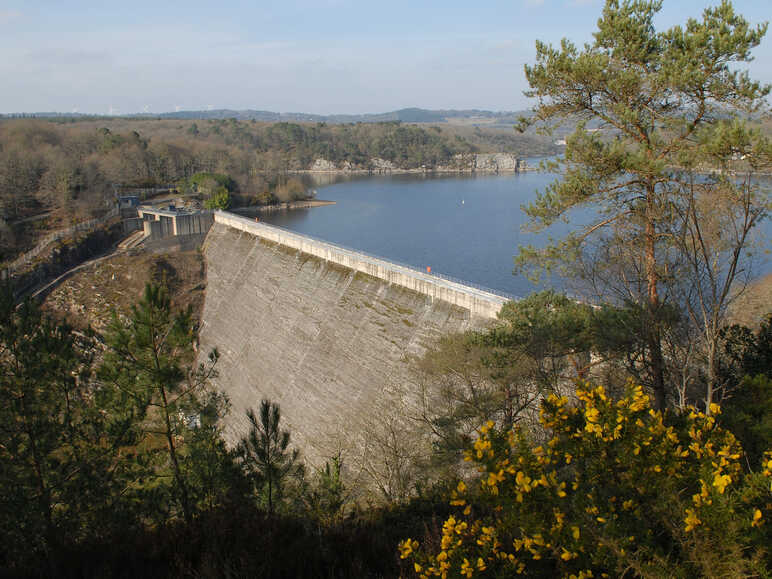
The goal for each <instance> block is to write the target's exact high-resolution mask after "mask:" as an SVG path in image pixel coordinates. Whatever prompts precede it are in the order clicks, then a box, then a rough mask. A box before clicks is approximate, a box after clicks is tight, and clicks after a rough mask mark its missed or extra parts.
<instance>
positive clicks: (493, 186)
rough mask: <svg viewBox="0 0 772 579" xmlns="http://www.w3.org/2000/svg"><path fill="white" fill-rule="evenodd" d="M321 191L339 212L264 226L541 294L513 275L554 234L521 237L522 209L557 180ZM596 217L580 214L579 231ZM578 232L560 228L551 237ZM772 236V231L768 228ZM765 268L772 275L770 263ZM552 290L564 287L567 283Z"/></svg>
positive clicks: (388, 179)
mask: <svg viewBox="0 0 772 579" xmlns="http://www.w3.org/2000/svg"><path fill="white" fill-rule="evenodd" d="M336 179H337V180H339V182H335V183H333V184H330V185H326V186H319V187H317V190H318V195H317V198H318V199H326V200H330V201H335V202H336V204H335V205H328V206H323V207H315V208H311V209H296V210H292V211H282V212H276V213H270V214H264V215H263V216H262V217H261V219H262V220H264V221H266V222H268V223H272V224H275V225H279V226H282V227H286V228H288V229H291V230H293V231H297V232H298V233H303V234H306V235H311V236H313V237H316V238H319V239H322V240H325V241H329V242H332V243H335V244H338V245H343V246H345V247H348V248H351V249H355V250H358V251H363V252H366V253H369V254H372V255H376V256H379V257H383V258H385V259H387V260H390V261H396V262H401V263H405V264H407V265H410V266H413V267H416V268H419V269H421V270H425V269H426V267H427V266H429V267H431V269H432V273H439V274H443V275H446V276H450V277H453V278H458V279H460V280H463V281H465V282H469V283H472V284H476V285H480V286H483V287H486V288H491V289H493V290H495V291H497V292H503V293H506V294H509V295H513V296H524V295H527V294H529V293H530V292H532V291H534V289H535V287H536V286H534V285H533V284H532V283H531V282H530V281H528V280H527V279H525V278H524V277H523V276H520V275H513V273H512V270H513V267H514V262H513V256H514V255H515V254H516V253H517V248H518V246H519V245H528V244H534V245H540V244H543V243H544V242H545V240H546V238H547V235H548V234H541V235H535V234H530V233H525V232H523V231H521V226H522V225H524V224H525V223H526V222H527V218H526V216H525V214H524V213H523V212H522V211H521V209H520V207H521V205H522V204H524V203H528V202H529V201H531V200H532V199H534V197H535V194H536V191H537V190H543V189H544V188H545V187H546V185H548V184H549V183H550V182H551V181H552V180H553V179H554V176H553V175H550V174H546V173H537V172H529V173H520V174H516V175H490V176H462V177H459V176H457V175H454V176H432V175H429V176H424V175H385V176H362V177H347V178H343V179H342V180H341V178H336ZM590 218H591V212H590V211H589V210H586V211H584V212H576V213H575V214H573V215H572V221H574V225H576V224H577V223H582V222H588V221H589V220H590ZM570 227H572V226H571V225H567V224H560V225H556V226H554V227H552V228H551V229H550V231H549V235H552V236H560V235H562V234H563V233H565V232H566V231H568V229H569V228H570ZM766 229H769V227H767V228H766ZM765 265H766V267H762V268H760V269H761V270H762V271H760V273H767V272H768V271H769V270H770V268H769V263H767V264H765ZM545 285H547V286H551V287H556V288H560V287H562V285H563V284H562V283H561V280H560V279H557V278H554V277H553V278H552V279H550V280H547V281H546V282H545Z"/></svg>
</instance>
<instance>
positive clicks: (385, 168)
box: [309, 153, 527, 173]
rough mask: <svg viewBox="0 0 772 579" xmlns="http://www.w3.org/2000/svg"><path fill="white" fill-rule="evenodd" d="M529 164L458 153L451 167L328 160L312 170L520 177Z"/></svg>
mask: <svg viewBox="0 0 772 579" xmlns="http://www.w3.org/2000/svg"><path fill="white" fill-rule="evenodd" d="M525 170H527V169H526V165H525V161H523V160H522V159H519V158H518V157H517V155H515V154H514V153H458V154H457V155H454V156H453V157H452V158H451V159H450V160H449V162H448V163H446V164H441V165H437V166H421V167H419V168H414V169H403V168H401V167H399V166H397V165H396V164H395V163H394V162H392V161H389V160H387V159H381V158H379V157H375V158H373V159H370V161H369V163H368V164H367V166H358V165H354V164H353V163H351V162H350V161H343V162H342V163H340V164H339V165H336V164H335V163H333V162H332V161H328V160H326V159H316V161H314V163H313V164H312V165H311V167H310V168H309V171H311V172H315V173H427V172H428V173H431V172H437V173H516V172H519V171H525Z"/></svg>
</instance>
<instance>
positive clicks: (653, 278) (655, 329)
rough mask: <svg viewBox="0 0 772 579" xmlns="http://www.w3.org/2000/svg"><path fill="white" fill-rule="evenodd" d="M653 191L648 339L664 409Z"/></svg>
mask: <svg viewBox="0 0 772 579" xmlns="http://www.w3.org/2000/svg"><path fill="white" fill-rule="evenodd" d="M652 197H653V193H651V192H650V193H649V195H648V206H649V211H648V212H647V213H648V214H647V216H646V237H645V243H646V248H645V250H646V258H645V259H646V262H645V263H646V284H647V286H648V287H647V289H648V302H647V306H648V307H647V312H648V319H647V320H646V322H647V326H648V327H647V328H646V341H647V345H648V348H649V356H650V358H651V359H650V364H651V387H652V389H653V390H654V404H655V406H656V408H657V409H658V410H664V409H665V407H666V405H667V396H666V392H665V371H664V366H665V363H664V360H663V357H662V340H661V336H660V332H659V321H658V318H659V305H660V304H659V292H658V290H657V284H658V282H659V274H658V273H657V256H656V252H655V236H656V231H655V229H654V220H653V217H652V215H651V205H652Z"/></svg>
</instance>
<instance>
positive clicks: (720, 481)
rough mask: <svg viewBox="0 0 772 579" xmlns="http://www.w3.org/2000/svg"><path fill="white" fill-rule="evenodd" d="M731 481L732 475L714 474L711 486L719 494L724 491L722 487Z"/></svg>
mask: <svg viewBox="0 0 772 579" xmlns="http://www.w3.org/2000/svg"><path fill="white" fill-rule="evenodd" d="M731 482H732V477H731V476H729V475H728V474H720V473H718V474H716V476H715V478H714V479H713V486H714V487H716V489H717V490H718V492H719V494H723V493H724V489H725V488H726V487H727V485H729V484H730V483H731Z"/></svg>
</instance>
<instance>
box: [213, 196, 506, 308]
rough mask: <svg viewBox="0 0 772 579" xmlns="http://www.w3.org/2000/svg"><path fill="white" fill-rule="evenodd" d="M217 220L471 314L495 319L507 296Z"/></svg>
mask: <svg viewBox="0 0 772 579" xmlns="http://www.w3.org/2000/svg"><path fill="white" fill-rule="evenodd" d="M214 221H215V223H221V224H223V225H226V226H228V227H232V228H233V229H238V230H240V231H245V232H247V233H250V234H252V235H255V236H257V237H260V238H262V239H266V240H269V241H273V242H276V243H279V244H281V245H284V246H286V247H290V248H293V249H297V250H299V251H302V252H303V253H307V254H309V255H314V256H316V257H319V258H321V259H324V260H325V261H328V262H330V263H335V264H338V265H342V266H344V267H347V268H349V269H352V270H354V271H359V272H362V273H365V274H367V275H370V276H372V277H374V278H377V279H381V280H384V281H387V282H389V283H392V284H395V285H398V286H402V287H405V288H408V289H411V290H413V291H415V292H418V293H420V294H422V295H425V296H428V297H430V298H432V299H438V300H443V301H446V302H448V303H450V304H453V305H454V306H458V307H460V308H463V309H466V310H469V312H470V314H471V315H472V316H475V317H481V318H486V319H495V318H496V316H497V314H498V312H499V310H500V309H501V306H502V305H503V304H504V303H505V302H506V301H507V299H508V298H506V297H503V296H499V295H496V294H494V293H490V292H486V291H483V290H480V289H477V288H473V287H469V286H465V285H463V284H460V283H457V282H453V281H450V280H446V279H443V278H441V277H438V276H434V275H430V274H428V273H427V274H425V273H422V272H420V271H417V270H414V269H410V268H407V267H404V266H401V265H397V264H394V263H391V262H388V261H386V260H382V259H378V258H375V257H371V256H368V255H365V254H363V253H358V252H355V251H351V250H347V249H343V248H341V247H338V246H336V245H333V244H331V243H325V242H322V241H318V240H315V239H311V238H309V237H306V236H304V235H300V234H297V233H292V232H290V231H286V230H284V229H280V228H278V227H273V226H271V225H267V224H265V223H260V222H256V221H253V220H251V219H247V218H245V217H241V216H239V215H234V214H232V213H227V212H225V211H218V212H216V213H215V214H214Z"/></svg>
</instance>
